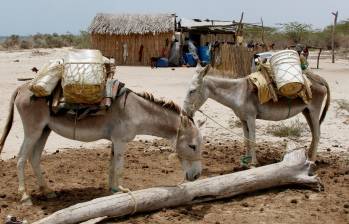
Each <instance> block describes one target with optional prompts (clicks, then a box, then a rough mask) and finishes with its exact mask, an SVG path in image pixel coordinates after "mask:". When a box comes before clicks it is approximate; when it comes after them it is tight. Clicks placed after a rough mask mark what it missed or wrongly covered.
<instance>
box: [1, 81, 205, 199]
mask: <svg viewBox="0 0 349 224" xmlns="http://www.w3.org/2000/svg"><path fill="white" fill-rule="evenodd" d="M14 104H15V105H16V107H17V110H18V112H19V114H20V117H21V119H22V123H23V129H24V140H23V143H22V146H21V148H20V151H19V154H18V161H17V169H18V179H19V189H18V191H19V194H21V196H22V199H21V202H22V203H24V204H28V205H31V204H32V202H31V198H30V195H29V194H27V192H26V188H25V177H24V167H25V162H26V161H27V160H29V161H30V163H31V166H32V168H33V171H34V174H35V176H36V177H37V180H38V185H39V187H40V190H41V192H42V193H43V194H46V195H47V196H48V197H54V196H55V195H54V193H53V191H52V190H51V189H50V188H49V187H48V186H47V184H46V182H45V180H44V178H43V175H42V171H41V168H40V158H41V154H42V151H43V148H44V146H45V143H46V141H47V138H48V136H49V134H50V132H51V131H54V132H56V133H57V134H59V135H61V136H63V137H66V138H69V139H75V140H79V141H84V142H90V141H95V140H99V139H108V140H111V142H112V158H111V160H110V171H109V188H110V189H111V190H112V191H113V192H116V191H118V190H121V189H122V187H121V185H120V183H119V179H120V177H121V176H122V171H123V162H124V157H123V154H124V151H125V146H126V143H127V142H129V141H131V140H132V139H134V137H135V136H136V135H154V136H158V137H163V138H167V139H170V140H172V141H173V143H174V146H175V150H176V153H177V157H178V158H179V160H180V163H181V165H182V169H183V171H184V173H185V178H186V180H188V181H194V180H196V179H198V178H199V177H200V175H201V171H202V167H201V145H202V136H201V134H200V131H199V129H198V127H197V126H196V125H195V124H194V122H193V120H192V119H191V118H190V117H188V116H186V115H182V113H181V112H182V111H181V109H180V107H179V106H177V105H176V104H175V103H173V102H172V101H170V102H165V101H163V100H158V99H154V97H153V96H152V95H151V94H149V93H143V94H139V93H135V92H132V91H131V90H127V91H126V93H125V94H123V95H122V96H119V97H118V98H116V100H115V101H114V102H113V104H112V106H111V108H110V109H109V110H108V111H107V113H106V114H105V115H103V116H88V117H85V118H83V119H81V120H77V119H76V118H75V116H72V115H67V114H64V115H63V114H61V115H54V114H51V113H50V108H49V106H48V103H47V100H46V99H45V98H35V97H33V93H32V92H31V91H30V90H29V88H28V85H26V84H25V85H23V86H21V87H19V88H18V89H17V90H16V91H14V93H13V95H12V97H11V100H10V109H9V116H8V118H7V123H6V126H5V129H4V133H3V135H2V138H1V140H0V153H1V151H2V148H3V146H4V143H5V140H6V137H7V135H8V134H9V131H10V129H11V126H12V122H13V112H14Z"/></svg>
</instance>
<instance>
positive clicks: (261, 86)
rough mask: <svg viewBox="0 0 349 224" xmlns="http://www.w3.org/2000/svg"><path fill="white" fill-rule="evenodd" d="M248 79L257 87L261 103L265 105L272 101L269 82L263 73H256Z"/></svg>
mask: <svg viewBox="0 0 349 224" xmlns="http://www.w3.org/2000/svg"><path fill="white" fill-rule="evenodd" d="M248 78H249V79H250V80H251V82H252V83H253V84H254V85H255V86H256V87H257V90H258V99H259V103H261V104H263V103H266V102H268V101H269V100H271V99H272V95H271V93H270V90H269V87H268V82H267V80H266V79H265V78H264V76H263V74H262V73H261V72H254V73H252V74H250V75H249V76H248Z"/></svg>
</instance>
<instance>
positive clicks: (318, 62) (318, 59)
mask: <svg viewBox="0 0 349 224" xmlns="http://www.w3.org/2000/svg"><path fill="white" fill-rule="evenodd" d="M321 51H322V48H320V50H319V54H318V55H317V62H316V68H317V69H319V64H320V55H321Z"/></svg>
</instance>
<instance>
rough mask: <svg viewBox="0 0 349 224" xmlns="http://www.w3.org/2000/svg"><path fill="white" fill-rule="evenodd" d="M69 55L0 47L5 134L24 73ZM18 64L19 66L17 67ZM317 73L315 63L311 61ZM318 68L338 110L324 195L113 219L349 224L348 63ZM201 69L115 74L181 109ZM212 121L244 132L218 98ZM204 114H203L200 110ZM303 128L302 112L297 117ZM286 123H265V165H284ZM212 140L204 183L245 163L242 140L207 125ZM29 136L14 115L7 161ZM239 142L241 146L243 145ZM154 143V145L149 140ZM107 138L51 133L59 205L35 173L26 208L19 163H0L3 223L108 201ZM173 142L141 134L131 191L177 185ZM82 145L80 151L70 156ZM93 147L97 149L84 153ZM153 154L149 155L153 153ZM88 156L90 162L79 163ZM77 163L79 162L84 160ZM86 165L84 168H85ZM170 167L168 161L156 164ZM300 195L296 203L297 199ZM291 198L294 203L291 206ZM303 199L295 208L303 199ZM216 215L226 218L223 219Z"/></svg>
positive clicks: (269, 197) (248, 199)
mask: <svg viewBox="0 0 349 224" xmlns="http://www.w3.org/2000/svg"><path fill="white" fill-rule="evenodd" d="M66 51H67V49H50V50H49V49H41V50H40V52H41V53H37V52H34V53H33V52H32V51H31V50H26V51H14V52H5V51H2V52H1V51H0V89H1V95H0V99H2V102H3V103H2V104H3V106H2V107H0V131H2V129H3V127H4V124H5V121H6V117H7V113H8V101H9V98H10V96H11V94H12V92H13V90H14V89H15V88H16V86H18V85H20V84H21V82H18V81H17V78H19V77H31V76H33V74H32V72H31V71H30V69H31V68H32V67H33V66H36V67H38V68H39V69H40V68H41V67H42V65H43V64H44V63H46V62H47V61H48V60H50V59H56V58H59V57H61V56H62V55H64V54H65V52H66ZM17 60H18V61H17ZM310 62H311V66H312V67H315V61H313V60H310ZM320 68H321V69H319V70H315V72H316V73H317V74H319V75H321V76H323V77H324V78H325V79H326V80H327V81H328V82H329V85H330V87H331V91H332V92H331V94H332V95H331V97H332V105H331V107H330V110H329V112H328V115H327V117H326V119H325V122H324V123H323V125H322V127H321V130H322V135H321V140H320V145H319V152H320V153H319V155H320V157H319V159H318V164H319V166H318V169H319V170H318V174H319V175H320V177H321V178H322V180H323V181H324V184H325V191H324V192H322V193H319V194H318V193H316V192H313V191H311V190H301V189H298V188H295V189H294V188H278V189H272V190H268V191H263V192H258V193H255V194H249V195H244V196H241V197H237V198H234V199H233V200H230V199H229V200H223V201H219V202H215V203H206V204H200V205H196V206H190V207H184V208H178V209H169V210H164V211H160V212H155V213H151V214H142V215H139V216H136V217H135V218H131V219H121V220H113V222H117V223H231V222H237V223H348V220H349V217H348V212H349V210H348V207H349V192H348V189H349V176H348V175H349V173H348V172H349V164H348V161H349V160H348V153H349V145H348V144H347V139H348V137H349V125H348V123H349V122H348V121H349V112H347V111H342V110H338V104H337V103H336V100H340V99H345V100H349V90H348V88H347V86H348V85H349V61H348V60H338V61H337V63H336V64H332V63H330V60H329V59H327V58H324V59H322V60H321V63H320ZM193 73H194V69H192V68H175V69H171V68H166V69H150V68H145V67H118V68H117V78H119V80H120V81H122V82H124V83H126V85H127V86H128V87H129V88H130V89H132V90H134V91H149V92H152V93H153V94H154V95H155V96H157V97H164V98H166V99H172V100H174V101H175V102H177V103H178V104H179V105H181V104H182V101H183V99H184V96H185V93H186V89H187V87H188V83H189V81H190V79H191V77H192V75H193ZM202 109H203V110H204V111H205V112H206V113H207V114H208V115H210V116H211V117H213V118H215V119H216V120H217V121H219V122H220V123H221V124H222V125H224V126H226V127H229V128H231V130H232V132H234V133H236V135H238V136H241V135H242V130H241V128H239V127H238V125H237V124H236V120H237V118H236V116H235V115H234V113H233V112H232V111H231V110H230V109H229V108H226V107H224V106H222V105H220V104H218V103H216V102H214V101H212V100H208V101H207V102H206V103H205V104H204V106H203V108H202ZM196 118H203V117H202V115H201V114H199V113H197V115H196ZM295 119H296V120H297V119H298V120H299V122H303V123H306V122H305V119H304V118H303V117H302V116H297V117H295V118H292V119H289V120H287V121H283V122H284V123H288V122H290V121H292V120H295ZM278 124H279V123H278V122H269V121H257V143H258V144H259V150H258V153H257V155H258V157H259V160H260V161H261V162H262V165H263V164H269V163H273V162H276V161H278V160H279V159H280V157H281V154H282V152H283V150H284V147H283V144H284V141H286V140H287V138H279V137H274V136H272V135H271V134H270V133H268V132H267V130H268V128H269V127H271V126H273V125H278ZM305 127H306V130H305V131H304V133H303V135H302V136H301V137H300V138H298V139H297V142H298V143H299V144H300V145H301V146H305V145H309V144H310V141H311V137H310V132H309V131H308V128H307V126H305ZM203 133H204V135H205V136H206V144H205V149H204V151H205V154H204V164H205V170H204V174H203V176H204V177H207V176H214V175H220V174H224V173H228V172H233V171H238V170H239V169H240V168H239V158H240V156H241V155H242V154H243V153H244V148H243V147H242V146H241V145H242V144H241V138H239V137H237V136H236V135H233V134H231V133H230V132H228V131H225V130H224V129H222V128H220V127H218V126H217V125H216V124H215V123H213V122H212V121H210V120H208V121H207V122H206V125H205V127H204V129H203ZM22 139H23V130H22V124H21V121H20V118H19V116H18V114H17V112H16V114H15V121H14V125H13V127H12V130H11V132H10V135H9V137H8V139H7V142H6V144H5V148H4V151H3V152H2V154H1V155H0V156H1V157H0V158H2V159H10V158H13V157H14V156H15V155H16V154H17V153H18V150H19V146H20V144H21V141H22ZM236 140H238V141H236ZM145 141H146V142H145ZM108 147H109V143H108V141H104V140H101V141H97V142H93V143H81V142H77V141H72V140H68V139H65V138H63V137H60V136H58V135H55V134H51V136H50V138H49V140H48V143H47V145H46V148H45V151H46V153H47V154H51V153H52V152H56V151H57V150H59V153H55V154H54V155H46V156H44V158H43V166H44V170H46V174H45V175H46V178H47V180H48V181H49V184H50V186H52V187H53V188H54V190H55V191H56V192H57V193H58V195H59V197H58V199H54V200H48V199H46V198H44V197H43V196H41V195H40V194H39V193H37V188H36V186H35V182H34V178H33V175H32V173H31V171H30V169H27V170H28V173H27V174H28V175H29V178H28V180H29V181H28V183H29V189H30V190H31V191H33V193H34V203H35V204H36V205H35V206H34V207H33V209H30V210H29V209H28V208H26V207H22V206H21V205H19V204H18V200H19V198H18V196H17V195H16V191H17V186H18V183H17V178H16V171H15V160H13V159H10V160H8V161H1V160H0V176H1V177H2V180H1V181H0V220H3V217H4V216H5V215H6V214H10V213H11V214H15V215H18V216H20V217H26V218H28V219H29V220H30V221H32V220H35V219H37V218H39V217H43V216H45V215H47V214H50V213H52V212H54V211H56V210H58V209H60V208H63V207H65V206H68V205H71V204H74V203H78V202H81V201H86V200H90V199H92V198H95V197H98V196H103V195H108V194H109V192H108V189H107V182H106V180H107V171H106V170H107V165H108V161H107V160H108V158H109V149H108ZM159 148H160V149H161V148H163V149H167V148H168V146H167V142H165V141H163V140H154V138H153V137H149V136H139V137H137V139H136V141H134V142H132V143H130V144H129V151H128V152H127V159H126V174H125V178H124V181H125V185H126V186H127V187H130V188H131V189H140V188H144V187H149V186H156V185H164V184H173V183H177V182H178V181H179V180H180V179H181V178H182V174H181V173H180V169H179V167H178V164H177V166H172V165H169V164H168V161H167V160H166V158H167V155H168V152H166V150H165V152H164V151H163V150H159ZM67 149H80V150H67ZM84 149H94V150H84ZM150 152H151V153H150ZM81 158H83V159H81ZM76 161H79V163H77V162H76ZM81 161H84V162H81ZM158 161H162V162H160V163H159V162H158ZM294 199H295V200H294ZM291 201H293V202H291ZM295 201H296V202H295ZM217 214H220V215H219V216H217ZM0 223H1V221H0Z"/></svg>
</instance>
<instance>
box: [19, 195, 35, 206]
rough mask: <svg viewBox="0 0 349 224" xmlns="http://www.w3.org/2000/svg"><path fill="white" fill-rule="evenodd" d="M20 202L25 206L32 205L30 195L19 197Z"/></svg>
mask: <svg viewBox="0 0 349 224" xmlns="http://www.w3.org/2000/svg"><path fill="white" fill-rule="evenodd" d="M21 203H22V205H25V206H32V205H33V202H32V200H31V198H30V196H28V195H24V196H23V197H22V199H21Z"/></svg>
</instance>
